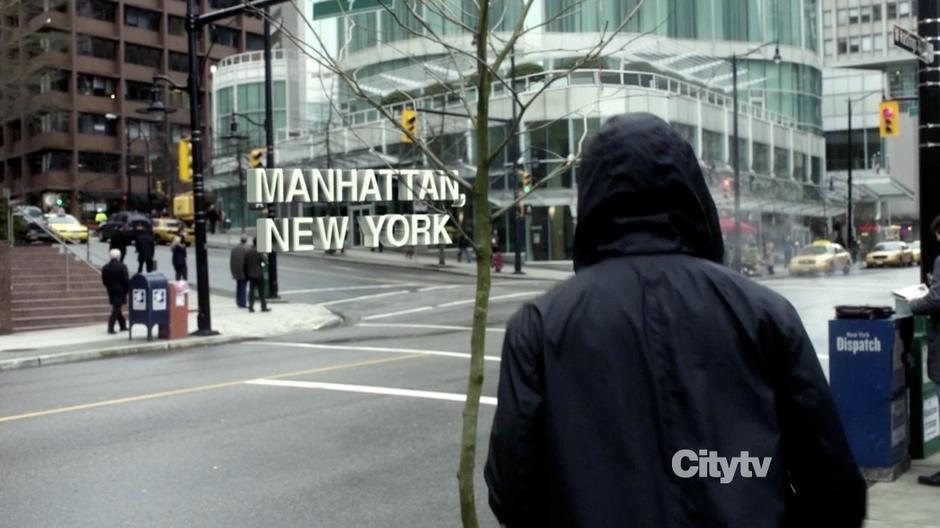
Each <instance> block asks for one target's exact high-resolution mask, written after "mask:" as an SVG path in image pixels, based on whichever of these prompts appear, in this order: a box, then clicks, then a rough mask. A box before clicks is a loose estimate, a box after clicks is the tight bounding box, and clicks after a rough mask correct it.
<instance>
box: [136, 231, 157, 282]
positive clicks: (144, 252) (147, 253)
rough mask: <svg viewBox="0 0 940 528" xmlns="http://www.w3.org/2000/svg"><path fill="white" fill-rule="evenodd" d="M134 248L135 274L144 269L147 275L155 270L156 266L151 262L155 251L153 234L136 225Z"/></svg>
mask: <svg viewBox="0 0 940 528" xmlns="http://www.w3.org/2000/svg"><path fill="white" fill-rule="evenodd" d="M134 246H135V247H136V248H137V273H141V272H143V270H144V269H146V270H147V273H150V272H151V271H154V270H155V269H157V265H156V263H155V262H154V260H153V257H154V252H155V251H156V244H155V243H154V241H153V233H151V232H150V230H148V229H145V228H144V226H142V225H138V226H137V238H136V240H135V241H134Z"/></svg>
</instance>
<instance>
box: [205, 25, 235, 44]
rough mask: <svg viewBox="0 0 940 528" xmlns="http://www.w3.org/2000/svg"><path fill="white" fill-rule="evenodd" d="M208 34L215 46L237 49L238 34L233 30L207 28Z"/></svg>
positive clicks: (215, 27)
mask: <svg viewBox="0 0 940 528" xmlns="http://www.w3.org/2000/svg"><path fill="white" fill-rule="evenodd" d="M209 34H210V35H211V37H212V42H214V43H216V44H221V45H223V46H229V47H231V48H237V47H238V40H239V38H238V37H239V33H238V31H236V30H234V29H229V28H226V27H220V26H209Z"/></svg>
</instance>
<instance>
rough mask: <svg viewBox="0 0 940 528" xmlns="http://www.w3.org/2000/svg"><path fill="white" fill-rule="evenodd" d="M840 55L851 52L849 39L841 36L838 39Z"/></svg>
mask: <svg viewBox="0 0 940 528" xmlns="http://www.w3.org/2000/svg"><path fill="white" fill-rule="evenodd" d="M838 50H839V55H845V54H846V53H848V52H849V41H848V39H846V38H844V37H843V38H840V39H839V41H838Z"/></svg>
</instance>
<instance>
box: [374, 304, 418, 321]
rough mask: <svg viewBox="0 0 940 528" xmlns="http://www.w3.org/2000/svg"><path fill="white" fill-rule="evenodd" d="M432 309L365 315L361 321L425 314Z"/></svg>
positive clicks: (413, 309)
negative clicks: (417, 313) (418, 313)
mask: <svg viewBox="0 0 940 528" xmlns="http://www.w3.org/2000/svg"><path fill="white" fill-rule="evenodd" d="M433 309H434V307H433V306H419V307H417V308H411V309H408V310H401V311H398V312H390V313H384V314H375V315H367V316H365V317H363V318H362V320H363V321H371V320H373V319H385V318H386V317H395V316H397V315H405V314H410V313H416V312H425V311H428V310H433Z"/></svg>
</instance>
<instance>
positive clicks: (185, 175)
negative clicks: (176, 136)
mask: <svg viewBox="0 0 940 528" xmlns="http://www.w3.org/2000/svg"><path fill="white" fill-rule="evenodd" d="M179 162H180V173H179V178H180V181H181V182H183V183H189V182H191V181H193V150H192V145H191V144H190V142H189V138H188V137H184V138H182V139H180V145H179Z"/></svg>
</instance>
